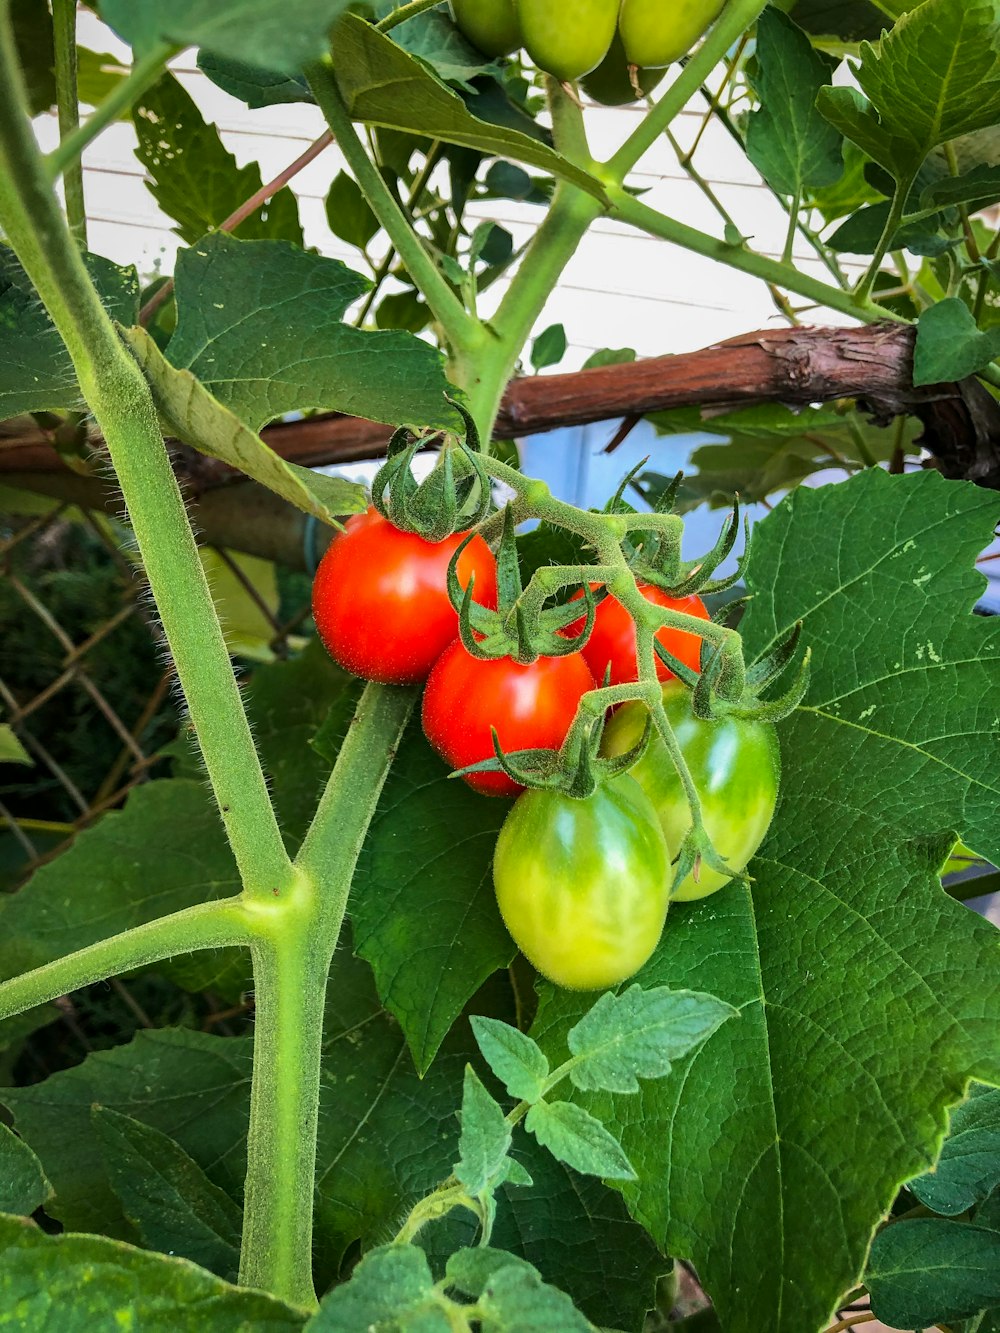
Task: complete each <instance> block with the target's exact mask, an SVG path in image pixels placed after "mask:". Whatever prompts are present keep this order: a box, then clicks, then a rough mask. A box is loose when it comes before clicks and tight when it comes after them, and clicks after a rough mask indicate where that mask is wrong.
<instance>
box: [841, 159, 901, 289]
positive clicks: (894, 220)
mask: <svg viewBox="0 0 1000 1333" xmlns="http://www.w3.org/2000/svg"><path fill="white" fill-rule="evenodd" d="M914 179H915V177H914V175H913V174H911V175H909V176H907V177H906V178H905V180H901V181H897V183H896V193H895V194H894V195H893V196H892V207H891V208H890V209H889V217H888V219H887V220H886V224H885V227H884V228H883V231H882V235H881V236H880V237H879V241H878V245H876V247H875V253H874V254H873V255H872V262H871V263H870V264H869V265H868V268H867V269H866V271H865V273H864V276H863V277H862V278H861V280H860V281H859V282H858V285H857V286H856V287H855V289H854V299H855V300H856V301H858V302H866V301H867V300H868V299H869V298H870V296H871V294H872V288H873V287H874V286H875V280H876V278H877V277H878V275H879V270H880V269H881V267H882V260H883V259H884V258H885V257H886V255H887V254H888V252H889V249H890V247H891V246H892V241H893V237H894V236H895V235H896V232H897V231H898V230H899V226H900V223H901V222H902V220H903V213H904V211H905V209H906V201H907V199H908V198H909V197H910V191H911V189H912V188H913V182H914Z"/></svg>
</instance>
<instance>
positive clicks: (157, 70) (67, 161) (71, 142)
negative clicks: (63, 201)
mask: <svg viewBox="0 0 1000 1333" xmlns="http://www.w3.org/2000/svg"><path fill="white" fill-rule="evenodd" d="M179 50H181V48H180V47H179V46H168V45H167V44H166V43H165V42H160V43H157V45H156V46H155V47H154V48H153V50H152V51H149V52H148V53H147V54H146V55H144V56H143V57H142V59H141V60H138V61H136V63H135V64H134V65H133V66H132V69H131V70H130V71H129V74H128V76H127V77H126V78H124V79H122V80H121V82H120V83H118V84H116V85H115V87H114V88H113V89H112V90H111V92H110V93H109V94H108V96H107V97H106V98H105V99H104V101H103V102H102V103H101V105H100V106H99V107H97V108H96V110H94V111H93V112H92V113H91V115H90V116H88V118H87V119H86V120H85V121H84V122H83V124H82V125H79V126H78V127H77V128H76V129H75V130H74V131H73V133H72V134H69V135H67V136H66V138H64V139H63V140H62V142H61V143H60V144H59V147H58V148H56V149H53V151H52V152H51V153H49V155H48V157H47V158H46V159H45V165H46V168H47V171H48V175H49V179H50V180H52V181H57V180H58V179H59V177H60V176H61V175H62V174H63V173H64V172H65V171H68V170H69V168H70V167H71V166H72V165H73V164H74V163H76V162H79V161H80V159H81V158H82V156H83V151H84V149H85V148H86V147H87V145H88V144H90V143H92V142H93V141H94V140H95V139H96V138H97V136H98V135H99V134H100V133H101V131H102V130H105V129H107V127H108V126H109V125H110V124H111V123H112V122H113V121H115V120H117V119H118V117H119V116H120V115H121V114H122V112H124V111H127V110H128V109H129V107H130V106H132V105H133V103H135V102H137V101H138V100H139V98H140V97H141V96H142V95H143V93H144V92H145V91H146V89H147V88H151V87H152V86H153V84H154V83H155V82H156V80H157V79H158V78H159V77H160V75H161V74H162V73H163V71H164V69H165V68H166V64H167V61H168V60H169V59H170V58H171V56H174V55H176V54H177V52H178V51H179Z"/></svg>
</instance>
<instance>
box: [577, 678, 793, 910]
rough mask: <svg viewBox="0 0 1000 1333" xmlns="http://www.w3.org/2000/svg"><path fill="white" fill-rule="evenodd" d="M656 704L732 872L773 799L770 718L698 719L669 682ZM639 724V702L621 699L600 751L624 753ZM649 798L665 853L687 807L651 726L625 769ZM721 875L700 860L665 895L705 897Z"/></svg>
mask: <svg viewBox="0 0 1000 1333" xmlns="http://www.w3.org/2000/svg"><path fill="white" fill-rule="evenodd" d="M663 705H664V707H665V709H666V711H667V718H668V719H669V721H670V725H671V726H672V727H673V730H674V735H675V736H676V737H677V741H678V744H679V745H680V748H681V753H682V754H683V756H684V758H685V760H686V761H687V766H688V768H689V769H690V771H691V776H692V778H693V779H694V785H695V787H696V788H697V791H698V795H699V796H700V797H701V810H702V816H703V818H704V821H705V829H706V831H707V833H708V836H709V837H710V838H711V840H712V845H713V846H714V847H715V850H716V851H717V852H718V853H719V855H720V856H724V857H726V859H727V864H728V865H729V866H731V867H732V869H733V870H734V871H738V870H742V869H743V868H744V867H745V866H746V864H747V862H748V861H749V860H750V858H751V856H753V854H754V852H755V851H756V850H757V848H758V847H759V846H760V844H761V843H762V842H763V840H764V834H765V833H766V832H767V829H768V825H769V824H770V822H771V817H772V816H773V814H774V807H775V803H776V801H777V798H778V779H779V776H780V760H779V754H778V740H777V736H776V734H775V730H774V727H773V726H772V725H771V723H770V722H747V721H744V720H742V719H739V718H722V719H719V720H718V721H715V722H705V721H703V720H702V719H701V718H699V717H695V715H694V713H693V712H692V711H691V696H690V694H689V693H688V691H687V689H685V687H684V686H683V685H681V684H680V683H679V682H677V681H672V682H670V683H669V684H667V685H664V687H663ZM645 725H646V710H645V708H644V707H643V705H642V704H638V703H634V704H624V705H623V706H622V707H621V708H619V709H618V711H617V712H616V713H615V714H614V715H613V716H612V718H611V719H610V721H609V722H608V724H607V726H606V727H605V729H604V740H603V745H602V748H603V750H604V753H605V754H608V755H617V754H625V753H626V752H627V751H628V750H630V749H631V748H632V747H633V746H634V745H636V744H637V743H638V741H639V738H640V737H641V736H642V732H643V728H644V727H645ZM629 774H630V776H631V777H633V778H635V780H636V782H638V784H639V786H640V787H641V788H642V789H643V791H644V792H645V793H646V795H647V796H648V797H649V799H650V800H651V801H652V803H653V806H654V808H655V810H656V813H657V815H658V816H659V819H660V824H661V826H662V828H663V833H664V836H665V837H666V840H667V848H668V849H669V852H670V855H671V857H672V858H673V857H676V856H677V853H678V852H679V851H680V847H681V843H682V841H683V840H684V837H685V835H686V833H687V832H688V829H689V828H690V827H691V810H690V807H689V806H688V803H687V798H686V796H685V795H684V788H683V786H682V785H681V780H680V778H679V777H678V776H677V770H676V769H675V768H674V765H673V761H672V760H671V758H670V756H669V755H668V754H667V749H666V746H665V745H664V744H663V741H662V740H661V739H660V737H659V736H658V735H657V734H655V733H654V735H653V737H652V738H651V740H650V742H649V746H648V748H647V750H646V753H645V754H644V755H643V757H642V758H641V759H640V760H639V762H638V763H637V764H636V765H635V766H634V767H633V768H630V769H629ZM728 882H729V881H728V879H727V877H726V876H725V875H722V874H720V873H719V872H718V871H717V870H712V869H711V868H710V867H709V866H707V865H702V866H701V869H700V873H699V876H698V880H697V882H696V881H695V878H694V874H693V873H692V874H690V875H688V876H687V877H686V878H685V879H684V880H682V881H681V885H680V888H679V889H678V890H677V892H676V893H675V894H674V895H673V896H674V898H675V899H678V900H680V901H681V902H691V901H693V900H694V899H695V898H707V897H708V895H709V894H710V893H715V892H716V890H717V889H721V888H722V887H723V886H724V885H725V884H727V883H728Z"/></svg>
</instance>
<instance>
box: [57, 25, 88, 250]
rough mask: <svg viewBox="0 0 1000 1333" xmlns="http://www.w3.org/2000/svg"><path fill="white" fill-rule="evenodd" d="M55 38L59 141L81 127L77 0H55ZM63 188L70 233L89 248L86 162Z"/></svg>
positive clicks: (71, 171)
mask: <svg viewBox="0 0 1000 1333" xmlns="http://www.w3.org/2000/svg"><path fill="white" fill-rule="evenodd" d="M52 39H53V46H54V49H55V73H56V109H57V111H58V115H59V142H60V143H65V142H66V140H67V139H68V138H69V137H70V135H71V134H74V133H75V132H76V131H77V130H78V129H79V127H80V102H79V97H78V94H77V86H76V67H77V59H76V0H52ZM63 190H64V192H65V197H66V217H67V219H68V220H69V229H70V232H71V233H72V235H73V239H74V241H76V243H77V245H78V246H79V247H80V249H81V250H86V248H87V208H86V204H85V203H84V198H83V163H82V162H81V161H80V159H79V158H77V159H76V160H75V161H74V162H71V163H70V164H69V166H68V167H67V169H66V179H65V180H64V181H63Z"/></svg>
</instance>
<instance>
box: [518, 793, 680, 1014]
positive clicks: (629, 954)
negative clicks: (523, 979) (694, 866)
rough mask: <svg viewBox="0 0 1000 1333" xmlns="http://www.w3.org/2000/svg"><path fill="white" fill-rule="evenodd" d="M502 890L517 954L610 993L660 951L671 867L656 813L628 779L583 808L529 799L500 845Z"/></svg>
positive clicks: (554, 977) (580, 803) (522, 801)
mask: <svg viewBox="0 0 1000 1333" xmlns="http://www.w3.org/2000/svg"><path fill="white" fill-rule="evenodd" d="M493 882H494V884H495V886H496V893H497V903H498V904H499V907H500V913H501V915H502V916H503V919H504V922H505V924H506V926H507V929H508V930H509V931H510V933H511V935H512V936H513V937H514V942H515V943H516V944H517V947H518V948H519V949H520V950H521V952H522V953H523V954H524V955H525V957H526V958H527V959H528V961H529V962H530V963H532V964H533V965H534V966H535V967H536V968H537V969H538V971H539V972H541V974H542V976H544V977H548V978H549V980H550V981H554V982H555V983H556V985H557V986H565V987H567V989H569V990H603V989H604V988H605V987H607V986H616V985H617V984H618V982H620V981H624V980H625V979H626V977H630V976H631V975H632V974H633V972H637V971H638V970H639V968H640V967H642V965H643V963H644V962H645V961H646V959H647V958H648V957H649V956H650V954H651V953H652V952H653V950H654V949H655V948H656V945H657V942H658V940H659V938H660V932H661V931H662V930H663V922H664V918H665V917H666V914H667V903H668V899H669V858H668V856H667V846H666V843H665V841H664V838H663V833H662V832H661V830H660V825H659V821H658V820H657V818H656V812H655V810H654V809H653V807H652V806H651V805H650V803H649V801H648V800H647V799H646V797H645V796H644V795H643V793H642V791H641V789H640V788H639V786H638V784H637V783H635V782H633V780H632V779H631V778H630V777H629V776H627V775H625V776H623V777H619V778H614V779H613V780H612V781H610V782H606V783H604V784H603V785H602V786H600V787H598V789H597V790H596V791H595V792H594V794H593V795H592V796H588V797H586V798H585V799H584V800H576V799H574V798H573V797H570V796H564V795H563V794H562V793H561V792H557V791H526V792H525V793H524V795H523V796H520V797H519V798H518V799H517V801H516V802H515V803H514V806H513V808H512V809H511V811H510V814H509V815H508V816H507V818H506V820H505V821H504V824H503V827H502V828H501V830H500V836H499V837H498V838H497V846H496V852H495V853H494V857H493Z"/></svg>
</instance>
